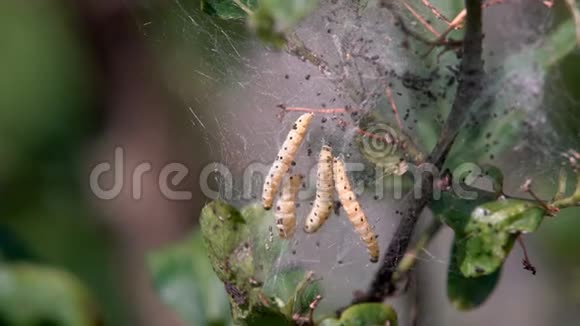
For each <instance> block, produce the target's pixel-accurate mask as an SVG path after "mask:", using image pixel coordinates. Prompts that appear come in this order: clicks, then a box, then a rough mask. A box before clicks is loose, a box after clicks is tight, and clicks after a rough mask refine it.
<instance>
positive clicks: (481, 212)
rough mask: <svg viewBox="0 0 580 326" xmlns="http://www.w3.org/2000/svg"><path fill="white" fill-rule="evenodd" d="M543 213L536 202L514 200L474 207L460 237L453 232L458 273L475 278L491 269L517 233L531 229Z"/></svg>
mask: <svg viewBox="0 0 580 326" xmlns="http://www.w3.org/2000/svg"><path fill="white" fill-rule="evenodd" d="M544 214H545V213H544V210H543V209H542V208H541V207H539V206H538V204H536V203H532V202H528V201H523V200H516V199H507V200H497V201H493V202H489V203H486V204H483V205H481V206H478V207H477V208H475V209H474V210H473V212H472V213H471V218H470V219H469V222H468V223H467V225H466V226H465V229H464V232H463V235H464V236H461V235H460V234H456V235H457V236H458V238H457V239H456V242H457V243H458V245H459V252H458V263H459V269H460V271H461V273H462V274H463V275H464V276H466V277H476V276H482V275H488V274H491V273H493V272H495V271H496V270H497V269H498V268H499V267H500V266H501V265H502V264H503V262H504V260H505V258H506V257H507V255H508V254H509V252H510V250H511V248H512V246H513V243H514V241H515V239H516V238H517V237H518V235H519V234H520V233H528V232H533V231H535V230H536V229H537V228H538V226H539V225H540V223H541V222H542V220H543V217H544Z"/></svg>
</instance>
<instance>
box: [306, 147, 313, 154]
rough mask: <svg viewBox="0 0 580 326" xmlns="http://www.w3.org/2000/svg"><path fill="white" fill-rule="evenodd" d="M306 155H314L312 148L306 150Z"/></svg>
mask: <svg viewBox="0 0 580 326" xmlns="http://www.w3.org/2000/svg"><path fill="white" fill-rule="evenodd" d="M306 155H308V156H310V155H312V148H309V149H307V150H306Z"/></svg>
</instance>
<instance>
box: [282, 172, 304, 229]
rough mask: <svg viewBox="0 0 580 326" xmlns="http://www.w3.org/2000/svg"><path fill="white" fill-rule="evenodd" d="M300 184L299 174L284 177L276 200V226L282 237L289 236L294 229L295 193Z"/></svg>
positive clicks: (300, 177)
mask: <svg viewBox="0 0 580 326" xmlns="http://www.w3.org/2000/svg"><path fill="white" fill-rule="evenodd" d="M301 184H302V176H301V175H291V176H290V177H286V178H284V184H283V185H282V195H281V196H280V198H279V199H278V201H277V202H276V228H277V229H278V235H279V236H280V238H282V239H288V238H291V237H292V236H293V235H294V230H295V229H296V195H297V194H298V190H300V185H301Z"/></svg>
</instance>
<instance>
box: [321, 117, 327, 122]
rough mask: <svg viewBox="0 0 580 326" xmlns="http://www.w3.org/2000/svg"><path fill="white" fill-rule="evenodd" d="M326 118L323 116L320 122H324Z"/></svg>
mask: <svg viewBox="0 0 580 326" xmlns="http://www.w3.org/2000/svg"><path fill="white" fill-rule="evenodd" d="M327 120H328V119H326V117H323V118H322V119H321V120H320V122H322V123H325V122H326V121H327Z"/></svg>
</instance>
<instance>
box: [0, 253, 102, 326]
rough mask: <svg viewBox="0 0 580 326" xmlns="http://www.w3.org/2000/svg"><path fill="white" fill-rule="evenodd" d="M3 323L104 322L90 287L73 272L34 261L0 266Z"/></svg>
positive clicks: (76, 325) (73, 325) (78, 325)
mask: <svg viewBox="0 0 580 326" xmlns="http://www.w3.org/2000/svg"><path fill="white" fill-rule="evenodd" d="M0 320H1V321H2V324H3V325H44V324H50V325H62V326H93V325H97V324H99V323H100V322H101V320H100V316H99V315H98V311H97V309H96V305H95V302H94V301H93V298H92V297H91V295H90V293H89V292H88V290H87V289H86V288H85V286H84V285H83V284H81V283H80V281H79V280H78V279H76V278H75V277H74V276H73V275H71V274H69V273H66V272H64V271H61V270H57V269H55V268H51V267H47V266H41V265H33V264H25V263H18V264H3V265H1V266H0Z"/></svg>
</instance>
